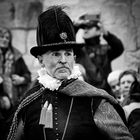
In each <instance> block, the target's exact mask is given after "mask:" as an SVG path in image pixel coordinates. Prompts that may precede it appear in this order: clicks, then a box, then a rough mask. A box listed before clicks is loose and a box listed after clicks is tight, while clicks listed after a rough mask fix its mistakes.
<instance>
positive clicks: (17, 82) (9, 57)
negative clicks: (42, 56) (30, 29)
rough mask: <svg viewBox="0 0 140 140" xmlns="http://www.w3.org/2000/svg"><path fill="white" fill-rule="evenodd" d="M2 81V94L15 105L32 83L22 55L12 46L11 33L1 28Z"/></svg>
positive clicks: (0, 71) (0, 64)
mask: <svg viewBox="0 0 140 140" xmlns="http://www.w3.org/2000/svg"><path fill="white" fill-rule="evenodd" d="M0 79H1V81H2V82H1V84H2V86H1V89H0V91H1V94H5V95H7V96H8V97H9V99H10V100H11V102H12V104H13V105H15V104H16V103H17V102H18V101H19V100H20V99H21V98H22V96H23V94H24V92H25V91H26V89H27V88H28V85H29V84H30V82H31V73H30V71H29V69H28V67H27V65H26V64H25V61H24V59H23V57H22V54H21V53H20V52H19V50H17V49H16V48H14V47H13V45H12V34H11V31H10V30H9V29H7V28H5V27H0Z"/></svg>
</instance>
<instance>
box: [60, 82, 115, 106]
mask: <svg viewBox="0 0 140 140" xmlns="http://www.w3.org/2000/svg"><path fill="white" fill-rule="evenodd" d="M60 92H62V93H64V94H67V95H69V96H77V97H78V96H87V97H99V98H103V99H107V100H109V101H110V102H111V103H115V104H116V103H117V101H116V99H115V98H114V97H113V96H111V95H110V94H109V93H108V92H106V91H105V90H103V89H99V88H96V87H94V86H92V85H90V84H88V83H87V82H84V81H81V80H75V81H73V82H71V83H70V84H68V85H67V86H65V87H64V88H63V89H61V90H60Z"/></svg>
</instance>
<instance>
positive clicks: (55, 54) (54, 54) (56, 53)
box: [52, 52, 60, 56]
mask: <svg viewBox="0 0 140 140" xmlns="http://www.w3.org/2000/svg"><path fill="white" fill-rule="evenodd" d="M59 55H60V54H59V53H58V52H54V53H52V56H59Z"/></svg>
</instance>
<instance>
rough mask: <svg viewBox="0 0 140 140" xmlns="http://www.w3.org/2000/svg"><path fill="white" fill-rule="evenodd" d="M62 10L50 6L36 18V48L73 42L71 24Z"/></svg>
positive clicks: (73, 34) (61, 8)
mask: <svg viewBox="0 0 140 140" xmlns="http://www.w3.org/2000/svg"><path fill="white" fill-rule="evenodd" d="M63 9H64V7H60V6H52V7H50V8H49V9H48V10H47V11H45V12H44V13H42V14H41V15H40V16H39V17H38V27H37V44H38V46H42V45H46V44H52V43H61V42H69V41H75V32H74V28H73V23H72V21H71V19H70V18H69V17H68V15H67V14H66V13H65V12H64V11H63Z"/></svg>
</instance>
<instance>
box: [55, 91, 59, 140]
mask: <svg viewBox="0 0 140 140" xmlns="http://www.w3.org/2000/svg"><path fill="white" fill-rule="evenodd" d="M54 99H55V100H54V129H55V131H56V133H55V134H56V140H59V129H58V96H57V93H55V98H54Z"/></svg>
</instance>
